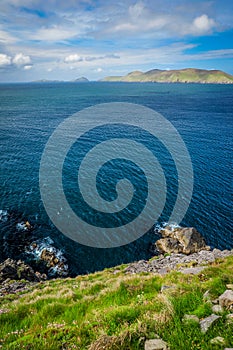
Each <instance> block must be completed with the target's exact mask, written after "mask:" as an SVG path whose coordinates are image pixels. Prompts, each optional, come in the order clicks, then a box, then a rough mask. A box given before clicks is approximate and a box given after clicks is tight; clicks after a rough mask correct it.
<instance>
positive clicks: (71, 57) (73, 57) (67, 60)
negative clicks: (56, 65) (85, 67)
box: [64, 54, 83, 63]
mask: <svg viewBox="0 0 233 350" xmlns="http://www.w3.org/2000/svg"><path fill="white" fill-rule="evenodd" d="M81 61H83V58H82V57H81V56H79V55H77V54H73V55H69V56H66V57H65V59H64V62H65V63H74V62H81Z"/></svg>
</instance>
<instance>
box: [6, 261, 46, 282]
mask: <svg viewBox="0 0 233 350" xmlns="http://www.w3.org/2000/svg"><path fill="white" fill-rule="evenodd" d="M44 278H45V276H42V275H40V274H39V273H38V272H37V273H35V272H34V270H33V269H32V268H31V267H30V266H29V265H27V264H25V263H24V262H23V261H21V260H18V261H15V260H12V259H7V260H5V261H4V262H3V263H2V264H0V283H2V282H3V281H5V280H7V279H10V280H27V281H31V282H39V281H40V280H42V279H44Z"/></svg>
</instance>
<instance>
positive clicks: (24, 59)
mask: <svg viewBox="0 0 233 350" xmlns="http://www.w3.org/2000/svg"><path fill="white" fill-rule="evenodd" d="M12 63H14V64H15V65H16V66H27V65H29V64H30V63H31V58H30V56H26V55H24V54H22V53H17V54H16V55H15V57H14V58H13V60H12Z"/></svg>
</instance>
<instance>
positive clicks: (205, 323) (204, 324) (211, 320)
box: [200, 314, 221, 333]
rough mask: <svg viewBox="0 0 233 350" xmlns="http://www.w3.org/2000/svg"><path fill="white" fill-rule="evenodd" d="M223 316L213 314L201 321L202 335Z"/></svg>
mask: <svg viewBox="0 0 233 350" xmlns="http://www.w3.org/2000/svg"><path fill="white" fill-rule="evenodd" d="M220 317H221V316H217V315H215V314H212V315H210V316H208V317H206V318H204V319H203V320H201V321H200V326H201V331H202V333H206V332H207V331H208V329H209V328H210V326H211V325H212V324H213V323H214V322H215V321H217V320H218V319H219V318H220Z"/></svg>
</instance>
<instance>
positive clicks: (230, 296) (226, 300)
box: [218, 289, 233, 310]
mask: <svg viewBox="0 0 233 350" xmlns="http://www.w3.org/2000/svg"><path fill="white" fill-rule="evenodd" d="M218 300H219V304H220V305H221V306H222V307H225V308H226V309H228V310H233V290H231V289H227V290H225V292H224V293H223V294H222V295H220V297H219V298H218Z"/></svg>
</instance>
